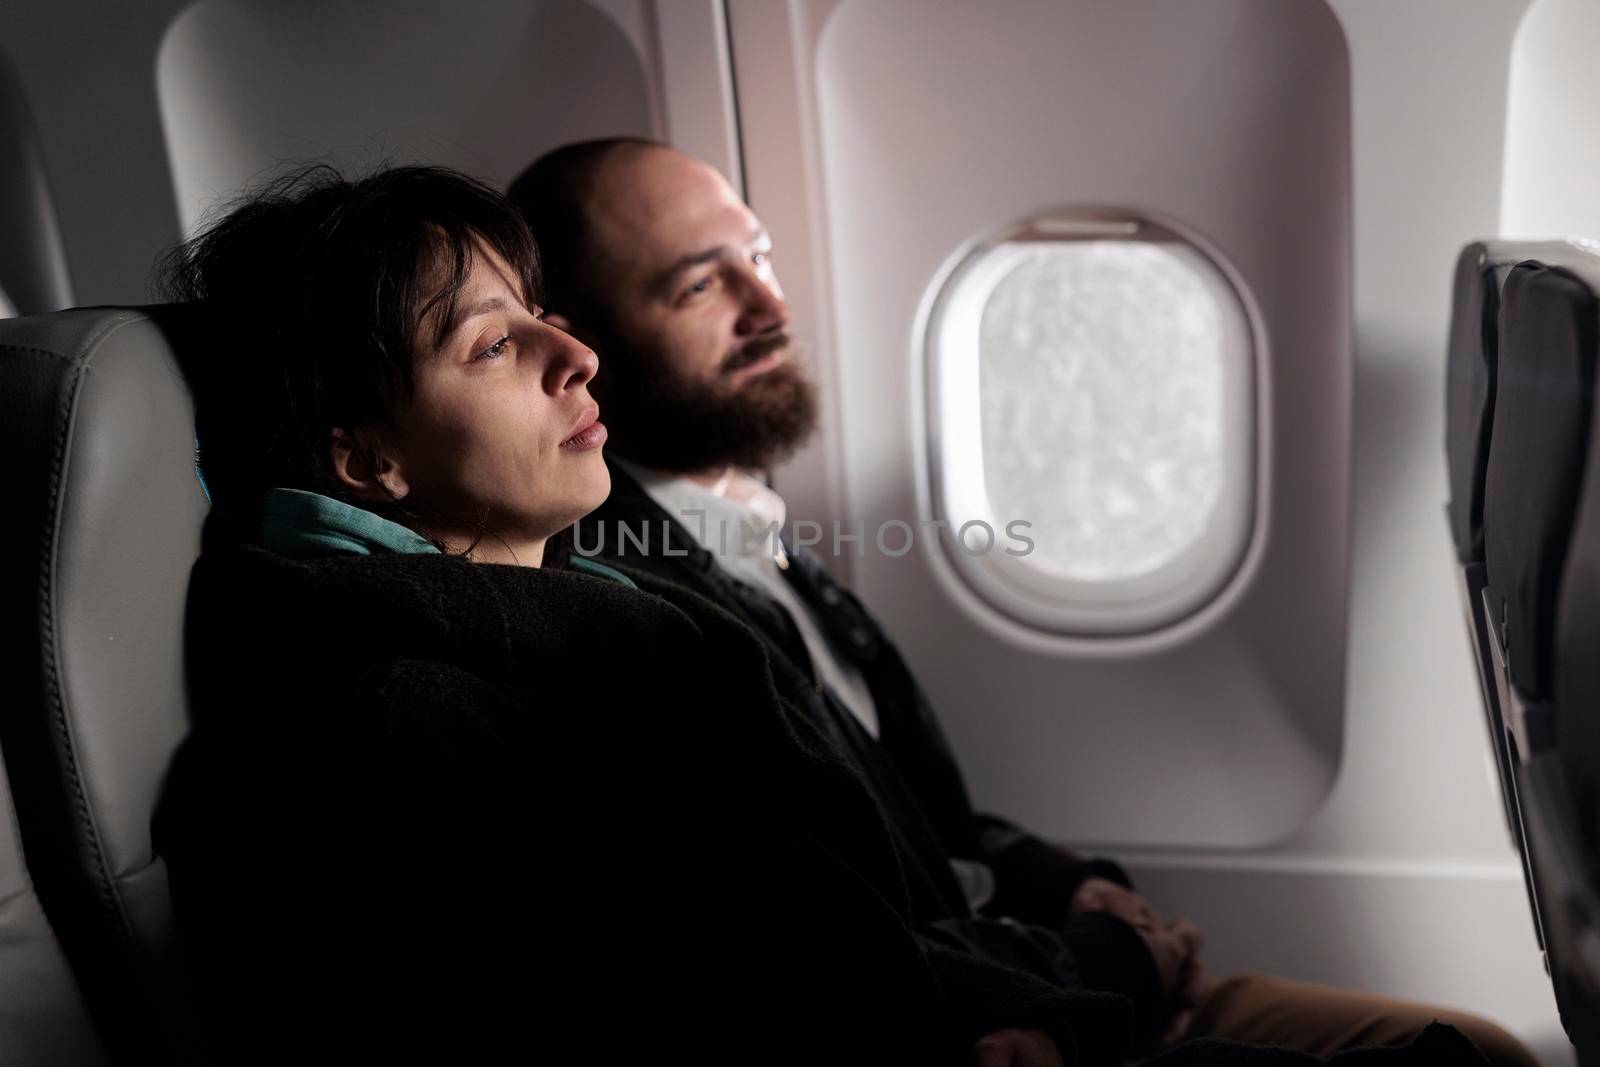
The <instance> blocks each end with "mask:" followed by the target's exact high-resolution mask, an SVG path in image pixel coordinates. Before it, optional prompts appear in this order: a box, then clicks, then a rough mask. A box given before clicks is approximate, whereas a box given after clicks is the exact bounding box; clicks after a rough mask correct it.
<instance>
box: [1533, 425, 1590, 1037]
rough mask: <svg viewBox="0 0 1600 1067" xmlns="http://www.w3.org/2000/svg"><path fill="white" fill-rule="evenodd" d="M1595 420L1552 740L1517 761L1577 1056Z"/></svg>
mask: <svg viewBox="0 0 1600 1067" xmlns="http://www.w3.org/2000/svg"><path fill="white" fill-rule="evenodd" d="M1596 430H1600V427H1595V428H1592V430H1591V433H1590V438H1589V446H1588V449H1587V459H1586V461H1585V464H1584V473H1583V489H1582V493H1581V500H1580V503H1579V505H1578V514H1577V519H1576V521H1575V523H1574V525H1573V531H1572V537H1571V550H1570V552H1569V554H1568V558H1567V564H1566V569H1565V573H1564V574H1563V576H1562V580H1561V586H1560V592H1559V595H1558V606H1557V615H1556V628H1555V657H1554V664H1553V672H1554V685H1555V701H1554V708H1553V709H1552V714H1553V724H1552V726H1553V729H1552V731H1551V733H1552V735H1553V737H1552V745H1551V746H1550V748H1549V749H1547V750H1545V751H1542V752H1534V753H1532V754H1531V756H1530V759H1529V760H1528V762H1527V765H1526V766H1525V767H1524V768H1522V777H1523V793H1524V797H1525V799H1524V814H1523V818H1524V820H1525V822H1526V824H1527V827H1528V837H1529V841H1528V844H1529V851H1530V855H1531V856H1533V857H1534V868H1535V877H1536V879H1537V882H1538V886H1539V894H1540V899H1541V901H1542V902H1543V903H1542V907H1543V910H1544V912H1545V924H1546V930H1547V936H1548V937H1549V938H1550V939H1551V941H1552V942H1553V945H1552V948H1551V950H1550V952H1549V961H1550V976H1551V979H1552V981H1553V982H1554V983H1555V989H1556V1001H1557V1003H1558V1004H1559V1005H1560V1006H1561V1014H1562V1019H1563V1022H1564V1023H1565V1025H1566V1027H1567V1032H1568V1034H1570V1035H1571V1037H1572V1041H1573V1044H1574V1045H1576V1046H1577V1048H1578V1054H1579V1059H1580V1061H1581V1062H1583V1063H1585V1064H1596V1063H1600V656H1596V654H1595V643H1596V638H1597V637H1600V432H1595V431H1596Z"/></svg>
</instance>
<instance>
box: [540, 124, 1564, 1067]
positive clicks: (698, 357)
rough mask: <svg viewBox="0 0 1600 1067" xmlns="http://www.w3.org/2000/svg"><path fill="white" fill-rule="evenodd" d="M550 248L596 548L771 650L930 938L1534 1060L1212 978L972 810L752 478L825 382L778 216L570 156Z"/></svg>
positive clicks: (882, 651) (1152, 1021)
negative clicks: (589, 432) (593, 462)
mask: <svg viewBox="0 0 1600 1067" xmlns="http://www.w3.org/2000/svg"><path fill="white" fill-rule="evenodd" d="M509 195H510V197H511V199H512V201H513V202H514V203H516V204H517V205H518V206H519V207H521V208H522V209H523V212H524V214H525V215H526V216H527V217H528V219H529V222H530V224H531V225H532V228H533V230H534V234H535V237H536V238H537V240H538V243H539V245H540V248H541V251H542V254H543V256H544V259H545V265H546V274H547V277H548V278H549V305H550V307H551V308H552V309H553V312H554V313H553V314H552V315H551V317H550V319H549V321H552V322H554V323H556V324H557V325H559V326H561V327H562V328H563V329H567V330H569V331H571V332H573V333H574V334H576V335H577V336H578V337H579V338H580V339H582V340H583V341H585V342H586V343H587V344H589V345H590V347H592V348H593V349H595V351H596V352H597V353H598V354H599V355H600V357H601V369H600V373H599V375H598V377H597V378H596V379H595V382H594V384H593V386H592V388H593V391H594V392H595V394H596V395H597V397H598V399H599V401H600V404H601V407H602V410H603V411H604V413H605V419H606V422H607V425H608V426H609V428H610V430H611V439H610V448H609V455H608V461H609V463H610V465H611V471H612V493H611V497H610V499H609V500H608V501H607V502H606V504H605V505H603V506H602V507H601V508H600V509H598V510H596V511H595V512H593V513H592V514H591V515H590V516H589V517H588V519H586V520H585V521H584V522H582V523H581V524H580V525H579V527H578V530H577V547H578V550H579V551H580V552H584V553H589V552H596V551H598V552H599V553H600V554H601V555H603V556H604V557H608V558H610V559H614V560H617V561H620V562H623V563H625V564H629V565H632V566H635V567H640V568H643V569H648V570H651V571H654V572H655V573H658V574H660V575H663V576H666V577H669V578H671V579H673V580H675V581H677V582H679V583H680V584H683V585H686V586H688V587H690V588H692V589H695V590H697V591H699V592H701V593H703V594H705V595H706V596H708V597H710V598H712V599H714V600H716V601H717V602H718V603H720V604H722V605H723V606H724V607H726V608H727V609H728V610H730V611H731V612H733V613H734V614H735V615H737V616H738V617H740V618H741V619H742V620H743V621H745V622H746V623H747V624H748V625H749V626H750V627H751V628H752V629H754V630H755V631H756V632H757V633H758V634H759V635H760V636H761V637H762V638H763V639H764V641H765V642H766V644H767V646H768V652H769V654H770V656H771V659H772V669H773V673H774V676H775V679H776V681H777V682H778V685H779V687H780V691H781V692H782V693H783V694H784V696H785V697H786V698H787V699H789V700H790V701H791V702H793V703H794V704H795V706H796V707H797V708H799V709H800V710H801V711H802V712H803V713H804V714H805V715H806V716H807V717H808V718H809V719H810V720H811V721H812V722H814V723H815V724H816V725H817V726H818V727H819V728H820V729H821V730H822V731H823V732H824V733H825V734H826V735H827V736H828V737H829V739H830V740H831V741H832V742H833V743H834V745H835V746H836V747H837V748H838V749H839V751H840V752H841V753H843V754H844V755H845V756H846V758H847V759H848V760H849V761H850V762H851V763H852V764H853V765H854V766H855V767H856V769H857V770H858V771H859V772H860V773H861V774H862V776H863V777H864V778H865V779H866V780H867V782H868V783H869V786H870V787H871V789H872V791H873V792H874V794H875V795H876V796H877V799H878V801H879V803H880V805H881V806H882V808H883V810H884V813H885V815H886V816H887V819H888V822H889V824H890V827H891V830H892V832H893V833H894V834H895V835H896V837H897V839H898V844H899V846H900V851H901V855H902V862H903V864H904V866H905V869H906V876H907V881H908V883H909V884H910V888H911V890H912V894H913V898H914V901H915V905H916V909H917V917H918V918H919V919H920V920H921V921H922V922H923V923H924V924H925V929H926V930H927V932H928V936H929V937H931V938H935V939H941V940H944V941H947V942H949V943H952V944H958V945H961V946H964V947H966V948H968V949H969V950H971V951H974V952H976V953H978V954H980V955H984V956H988V957H990V958H993V959H997V960H1001V961H1003V962H1006V963H1009V964H1012V965H1013V966H1017V967H1020V968H1023V969H1026V970H1029V971H1032V972H1033V973H1035V974H1037V975H1040V976H1043V977H1047V978H1049V979H1051V980H1052V981H1055V982H1057V983H1059V984H1063V985H1069V986H1072V985H1083V986H1087V987H1088V988H1091V989H1102V990H1108V991H1113V992H1118V993H1122V994H1123V995H1125V996H1128V997H1130V998H1131V999H1132V1000H1133V1001H1134V1003H1135V1006H1136V1014H1137V1017H1138V1019H1139V1022H1140V1025H1141V1027H1142V1029H1143V1030H1144V1032H1145V1034H1146V1036H1147V1037H1148V1038H1149V1039H1150V1041H1151V1044H1153V1045H1155V1046H1160V1045H1162V1044H1165V1043H1168V1042H1170V1041H1173V1040H1176V1039H1179V1038H1181V1037H1186V1036H1201V1035H1217V1036H1223V1037H1231V1038H1236V1039H1239V1040H1245V1041H1259V1042H1266V1043H1272V1044H1283V1045H1289V1046H1292V1047H1296V1048H1300V1049H1303V1050H1305V1051H1308V1052H1313V1053H1316V1054H1319V1055H1327V1054H1330V1053H1333V1052H1335V1051H1337V1050H1339V1049H1341V1048H1344V1047H1348V1046H1351V1045H1356V1044H1378V1043H1382V1044H1391V1043H1400V1042H1403V1041H1405V1040H1407V1039H1409V1038H1410V1037H1411V1036H1412V1035H1413V1034H1415V1033H1416V1032H1417V1031H1419V1030H1420V1029H1421V1028H1422V1027H1423V1026H1424V1025H1426V1023H1427V1022H1429V1021H1430V1020H1432V1019H1433V1018H1435V1017H1438V1018H1441V1019H1444V1020H1446V1021H1450V1022H1453V1023H1455V1024H1456V1025H1458V1026H1460V1027H1461V1028H1462V1029H1463V1030H1465V1031H1466V1032H1467V1033H1468V1035H1469V1036H1471V1037H1472V1038H1473V1040H1474V1041H1475V1042H1476V1043H1477V1044H1478V1045H1479V1046H1480V1047H1481V1048H1482V1049H1483V1050H1484V1052H1485V1053H1486V1054H1488V1056H1489V1057H1490V1059H1491V1060H1493V1061H1495V1062H1497V1063H1504V1064H1518V1065H1521V1067H1529V1065H1531V1064H1532V1063H1533V1062H1534V1061H1533V1059H1532V1057H1531V1055H1530V1054H1529V1053H1528V1052H1527V1050H1526V1049H1525V1048H1523V1047H1522V1046H1521V1045H1520V1044H1519V1043H1518V1042H1516V1040H1515V1039H1514V1038H1512V1037H1511V1036H1510V1035H1509V1034H1506V1033H1505V1032H1504V1031H1503V1030H1500V1029H1499V1028H1498V1027H1495V1026H1494V1025H1493V1024H1490V1023H1487V1022H1485V1021H1484V1020H1481V1019H1477V1018H1474V1017H1471V1016H1464V1015H1459V1014H1455V1013H1449V1012H1442V1011H1434V1010H1432V1009H1426V1008H1420V1007H1416V1006H1412V1005H1406V1004H1402V1003H1399V1002H1394V1001H1389V1000H1385V999H1382V998H1377V997H1370V996H1364V995H1360V994H1354V993H1345V992H1342V991H1336V990H1329V989H1324V988H1321V987H1313V986H1305V985H1301V984H1296V983H1288V982H1283V981H1280V980H1275V979H1267V978H1260V977H1256V976H1246V977H1241V978H1234V979H1230V980H1228V981H1225V982H1214V981H1212V980H1211V979H1210V978H1209V977H1208V975H1207V974H1206V971H1205V968H1204V966H1203V965H1202V963H1201V961H1200V956H1199V950H1200V947H1201V941H1202V937H1201V934H1200V931H1199V930H1198V929H1197V928H1196V927H1195V926H1194V924H1192V923H1190V922H1188V921H1186V920H1182V919H1166V918H1163V917H1162V916H1160V915H1159V914H1157V913H1156V912H1155V911H1154V909H1152V908H1150V906H1149V905H1148V904H1147V903H1146V902H1145V901H1144V900H1143V899H1142V898H1140V897H1139V896H1138V895H1137V894H1136V893H1135V892H1134V891H1133V888H1132V885H1131V882H1130V881H1129V879H1128V877H1127V875H1126V874H1125V873H1124V872H1123V871H1122V870H1121V868H1119V867H1118V866H1117V865H1116V864H1114V863H1111V862H1109V861H1107V860H1101V859H1087V858H1084V857H1080V856H1077V855H1074V854H1073V853H1071V852H1068V851H1066V850H1065V849H1062V848H1060V847H1058V846H1056V845H1053V844H1051V843H1049V842H1046V841H1043V840H1041V839H1039V838H1038V837H1035V836H1033V835H1031V834H1029V833H1027V832H1026V831H1024V830H1022V829H1020V828H1018V827H1016V826H1014V825H1012V824H1011V823H1008V822H1006V821H1005V820H1003V819H998V818H995V817H993V816H987V815H981V814H977V813H975V812H974V811H973V809H972V806H971V803H970V801H969V800H968V797H967V793H966V789H965V786H964V784H963V782H962V779H961V775H960V771H959V769H958V767H957V766H956V763H955V761H954V759H953V757H952V755H951V753H950V751H949V749H948V747H947V745H946V743H945V741H944V738H943V736H942V734H941V732H940V730H939V727H938V723H937V721H936V719H935V718H934V716H933V713H932V710H931V708H930V706H929V704H928V701H927V699H926V697H925V695H924V694H923V693H922V691H921V689H920V688H919V687H918V686H917V684H916V681H915V679H914V678H913V677H912V675H911V673H910V671H909V670H908V669H907V667H906V664H905V663H904V661H903V660H902V659H901V658H900V656H899V654H898V653H897V652H896V651H895V649H894V646H893V645H892V643H891V642H890V641H889V639H888V637H887V635H885V634H884V633H883V631H882V630H881V628H880V627H879V626H878V625H877V624H876V622H874V620H873V619H872V617H871V616H870V614H869V613H868V612H867V611H866V610H865V608H864V607H863V606H862V605H861V603H860V602H859V601H858V600H857V599H856V598H855V597H854V596H852V595H851V594H850V593H849V591H847V590H845V589H843V588H842V587H840V586H839V585H838V584H837V583H835V582H834V581H833V580H832V579H831V578H830V577H829V575H828V573H827V570H826V568H824V567H823V566H822V564H821V563H820V562H819V561H817V560H816V559H815V558H813V557H812V556H810V555H809V554H807V553H804V552H796V551H795V550H794V549H793V547H792V546H791V545H790V544H788V543H787V542H786V541H785V540H783V539H781V538H780V537H778V536H777V535H776V534H774V533H772V532H771V531H773V530H777V529H781V527H782V526H783V523H784V518H785V509H784V503H783V501H782V499H781V498H780V497H779V496H778V495H777V494H776V493H774V492H773V491H772V490H771V489H770V488H768V487H767V486H765V485H764V484H762V482H761V481H760V480H758V479H757V477H755V473H754V472H758V471H761V470H763V469H767V468H770V467H772V466H774V465H775V464H777V463H778V462H780V461H781V460H783V459H784V458H785V457H787V456H788V455H789V454H790V453H791V452H792V451H793V450H794V449H795V448H796V447H797V446H798V445H800V444H801V443H802V442H803V441H804V440H805V438H806V437H807V435H808V434H810V433H811V431H812V430H813V428H814V424H815V416H816V397H815V391H814V388H813V386H812V384H811V382H810V380H809V379H808V377H807V376H806V374H805V372H804V370H803V368H802V367H801V366H800V362H799V359H798V353H797V349H796V347H795V346H794V344H793V342H792V339H791V337H790V335H789V325H790V318H789V311H788V307H787V305H786V304H785V303H784V300H783V292H782V289H781V288H780V287H779V284H778V279H777V276H776V274H775V273H774V269H773V263H772V248H771V241H770V238H769V237H768V235H767V233H766V232H765V230H764V229H763V228H762V226H761V224H760V221H759V219H757V218H756V216H755V215H754V214H753V213H752V212H751V211H750V209H749V207H748V206H746V205H745V204H744V203H743V202H742V201H741V200H740V198H739V197H738V195H737V194H736V193H735V192H734V191H733V190H732V188H731V187H730V186H729V185H728V184H727V182H726V181H724V180H723V178H722V177H721V175H719V174H718V173H717V172H716V171H715V170H714V169H713V168H711V167H709V166H707V165H706V164H704V163H701V162H699V161H698V160H695V159H692V158H690V157H688V156H685V155H683V154H682V153H679V152H676V151H674V150H671V149H669V148H666V147H664V146H661V145H658V144H655V143H653V142H649V141H643V140H637V139H614V140H607V141H596V142H586V143H583V144H577V145H570V146H567V147H565V148H561V149H557V150H556V151H554V152H552V153H549V154H548V155H546V156H544V157H542V158H541V159H540V160H538V161H537V162H536V163H535V164H534V165H533V166H532V167H530V168H529V169H528V170H527V171H526V172H525V173H524V174H523V175H522V176H521V177H520V178H518V179H517V181H516V182H515V183H513V185H512V187H511V189H510V190H509Z"/></svg>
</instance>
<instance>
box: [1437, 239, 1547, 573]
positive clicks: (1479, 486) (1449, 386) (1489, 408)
mask: <svg viewBox="0 0 1600 1067" xmlns="http://www.w3.org/2000/svg"><path fill="white" fill-rule="evenodd" d="M1571 251H1572V250H1571V246H1570V245H1568V244H1567V243H1566V242H1563V241H1473V242H1472V243H1471V244H1469V245H1467V246H1466V247H1465V248H1463V249H1462V250H1461V255H1459V256H1458V257H1457V258H1456V272H1455V281H1454V285H1453V287H1452V290H1451V304H1450V335H1449V348H1448V351H1447V355H1446V360H1445V420H1444V421H1445V462H1446V465H1447V467H1448V468H1449V474H1450V498H1449V502H1448V504H1447V505H1446V512H1447V514H1448V516H1449V520H1450V536H1451V539H1452V540H1453V541H1454V543H1455V546H1456V556H1457V558H1458V559H1459V560H1460V561H1461V563H1463V564H1467V563H1473V562H1478V561H1481V560H1482V559H1483V482H1484V475H1485V474H1486V472H1487V471H1488V467H1489V439H1490V428H1491V424H1492V419H1493V415H1494V398H1495V375H1496V370H1497V363H1498V358H1497V357H1498V350H1499V332H1500V286H1501V285H1502V284H1503V283H1504V282H1505V278H1506V275H1507V274H1508V273H1509V272H1510V270H1511V268H1512V267H1513V266H1514V265H1515V264H1517V263H1520V262H1522V261H1524V260H1530V259H1531V260H1538V259H1541V258H1546V257H1556V258H1560V257H1564V256H1567V255H1570V254H1571Z"/></svg>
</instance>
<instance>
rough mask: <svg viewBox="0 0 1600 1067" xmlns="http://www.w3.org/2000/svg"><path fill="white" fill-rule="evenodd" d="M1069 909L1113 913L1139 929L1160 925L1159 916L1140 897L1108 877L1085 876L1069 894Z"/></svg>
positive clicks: (1075, 911) (1150, 928) (1149, 928)
mask: <svg viewBox="0 0 1600 1067" xmlns="http://www.w3.org/2000/svg"><path fill="white" fill-rule="evenodd" d="M1070 909H1071V910H1072V911H1073V912H1074V913H1081V912H1091V911H1100V912H1105V913H1107V914H1109V915H1115V916H1116V917H1117V918H1119V919H1121V920H1122V921H1123V922H1125V923H1127V924H1128V925H1129V926H1131V927H1133V928H1134V929H1135V930H1138V931H1139V932H1140V933H1144V932H1145V931H1147V930H1154V929H1155V928H1156V927H1157V926H1159V925H1161V917H1160V916H1159V915H1157V914H1156V913H1155V910H1154V909H1152V908H1151V907H1150V905H1148V904H1146V903H1145V902H1144V898H1143V897H1141V896H1140V895H1139V894H1138V893H1135V892H1134V891H1133V890H1131V889H1129V888H1128V887H1127V886H1125V885H1118V884H1117V883H1116V882H1113V881H1111V880H1110V879H1109V878H1085V879H1084V880H1083V883H1082V884H1081V885H1079V886H1078V891H1077V892H1076V893H1074V894H1072V903H1071V905H1070Z"/></svg>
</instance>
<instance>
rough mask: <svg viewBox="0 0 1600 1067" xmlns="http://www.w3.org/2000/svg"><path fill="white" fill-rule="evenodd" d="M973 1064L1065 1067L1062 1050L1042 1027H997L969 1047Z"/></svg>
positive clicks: (974, 1065)
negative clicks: (1027, 1028) (1038, 1028)
mask: <svg viewBox="0 0 1600 1067" xmlns="http://www.w3.org/2000/svg"><path fill="white" fill-rule="evenodd" d="M972 1063H973V1067H1064V1065H1063V1063H1062V1061H1061V1050H1060V1049H1058V1048H1056V1043H1055V1041H1054V1040H1052V1039H1051V1037H1050V1035H1049V1034H1047V1033H1045V1032H1044V1031H1043V1030H996V1031H995V1032H994V1033H992V1034H985V1035H984V1036H983V1037H980V1038H979V1039H978V1042H977V1044H975V1045H973V1046H972Z"/></svg>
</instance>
